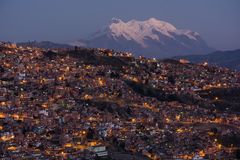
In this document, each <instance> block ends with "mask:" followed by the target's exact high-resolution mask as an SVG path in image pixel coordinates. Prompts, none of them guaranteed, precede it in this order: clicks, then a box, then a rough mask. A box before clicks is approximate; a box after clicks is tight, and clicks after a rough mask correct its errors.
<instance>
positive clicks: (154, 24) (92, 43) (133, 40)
mask: <svg viewBox="0 0 240 160" xmlns="http://www.w3.org/2000/svg"><path fill="white" fill-rule="evenodd" d="M83 42H84V44H85V46H87V47H95V48H96V47H97V48H98V47H99V48H109V49H115V50H118V51H129V52H133V53H134V54H135V55H144V56H147V57H159V58H166V57H172V56H177V55H189V54H205V53H210V52H211V51H213V49H212V48H210V47H209V46H208V45H207V44H206V43H205V41H204V40H202V38H201V37H200V35H199V34H198V33H197V32H193V31H191V30H182V29H177V28H176V27H175V26H173V25H172V24H170V23H168V22H164V21H160V20H157V19H155V18H150V19H148V20H146V21H137V20H131V21H129V22H123V21H122V20H120V19H116V18H113V19H112V20H111V22H110V23H109V25H107V26H105V27H104V28H103V29H101V30H99V31H98V32H96V33H95V34H93V35H91V36H90V37H89V38H88V39H86V40H84V41H79V44H81V45H82V44H83ZM75 44H78V43H75Z"/></svg>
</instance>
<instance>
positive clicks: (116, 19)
mask: <svg viewBox="0 0 240 160" xmlns="http://www.w3.org/2000/svg"><path fill="white" fill-rule="evenodd" d="M121 22H123V21H122V20H121V19H119V18H115V17H113V18H112V19H111V21H110V24H112V23H121Z"/></svg>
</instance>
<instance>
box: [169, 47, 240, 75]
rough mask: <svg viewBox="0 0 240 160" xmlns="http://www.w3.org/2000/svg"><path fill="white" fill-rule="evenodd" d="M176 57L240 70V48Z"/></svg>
mask: <svg viewBox="0 0 240 160" xmlns="http://www.w3.org/2000/svg"><path fill="white" fill-rule="evenodd" d="M173 58H174V59H187V60H189V61H190V62H192V63H203V62H208V63H209V64H210V65H217V66H220V67H226V68H230V69H233V70H238V71H240V49H236V50H229V51H215V52H213V53H210V54H207V55H187V56H177V57H173Z"/></svg>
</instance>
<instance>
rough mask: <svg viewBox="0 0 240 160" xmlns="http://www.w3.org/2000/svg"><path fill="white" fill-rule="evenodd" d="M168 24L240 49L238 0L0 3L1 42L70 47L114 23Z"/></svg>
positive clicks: (16, 0)
mask: <svg viewBox="0 0 240 160" xmlns="http://www.w3.org/2000/svg"><path fill="white" fill-rule="evenodd" d="M112 17H116V18H120V19H122V20H124V21H128V20H131V19H137V20H146V19H149V18H150V17H155V18H157V19H160V20H163V21H167V22H169V23H171V24H173V25H174V26H176V27H177V28H180V29H190V30H193V31H196V32H198V33H200V35H201V36H202V38H203V39H204V40H206V42H207V43H208V44H209V45H210V46H212V47H214V48H216V49H221V50H231V49H237V48H240V0H167V1H166V0H121V1H117V0H0V40H3V41H15V42H19V41H28V40H38V41H41V40H50V41H54V42H62V43H65V42H72V41H75V40H77V39H80V38H83V37H86V36H87V35H89V34H91V33H93V32H95V31H97V30H98V29H100V28H102V27H103V26H104V25H106V24H108V22H109V21H110V20H111V19H112Z"/></svg>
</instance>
